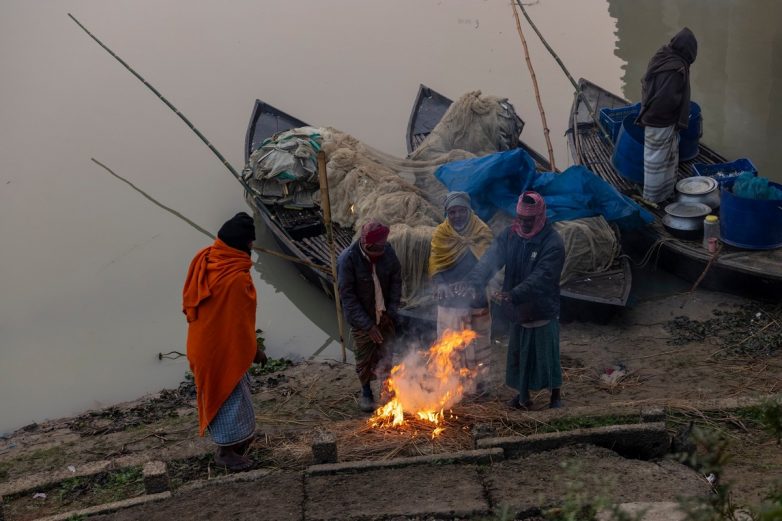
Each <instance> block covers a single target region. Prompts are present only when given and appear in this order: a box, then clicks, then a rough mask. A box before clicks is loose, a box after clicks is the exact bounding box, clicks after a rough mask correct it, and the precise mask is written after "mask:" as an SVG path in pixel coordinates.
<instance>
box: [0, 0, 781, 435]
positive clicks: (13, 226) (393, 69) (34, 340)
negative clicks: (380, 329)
mask: <svg viewBox="0 0 782 521" xmlns="http://www.w3.org/2000/svg"><path fill="white" fill-rule="evenodd" d="M531 4H532V5H530V6H529V12H530V14H531V16H533V17H534V19H535V21H536V23H537V24H538V26H539V27H540V29H541V30H542V31H543V33H544V34H545V35H546V37H547V38H548V40H549V42H550V43H551V45H552V46H553V47H554V48H555V49H556V50H557V52H558V53H559V55H560V57H561V58H562V60H563V61H564V62H565V63H566V64H567V65H568V67H569V68H570V70H571V72H572V74H573V75H574V76H575V77H579V76H583V77H587V78H589V79H591V80H593V81H595V82H597V83H599V84H601V85H603V86H605V87H606V88H608V89H610V90H612V91H614V92H621V93H624V95H625V96H626V97H628V98H630V99H637V98H638V95H639V80H640V76H641V74H642V73H643V70H644V68H645V65H646V63H647V61H648V59H649V57H650V56H651V54H652V53H653V52H654V50H655V49H656V48H657V47H658V46H659V45H661V44H662V43H664V42H666V41H667V40H668V39H669V38H670V36H671V35H672V34H673V33H675V32H676V31H677V30H678V29H679V28H680V27H682V26H683V25H688V26H690V27H691V28H692V29H693V30H694V31H695V33H696V35H697V36H698V39H699V41H700V53H699V56H698V61H697V62H696V64H695V65H694V67H693V99H695V100H696V101H698V102H700V103H701V105H702V107H703V114H704V140H705V141H707V142H708V143H710V144H712V145H713V146H715V147H716V148H718V149H719V150H722V151H723V152H724V154H725V155H727V156H729V157H739V156H749V157H751V158H752V160H753V161H754V162H755V163H756V165H757V166H758V167H759V169H760V170H761V173H762V174H765V175H768V176H770V177H772V178H776V179H777V180H780V179H782V174H780V173H779V170H778V169H777V168H776V165H779V164H780V161H782V147H779V146H778V143H780V138H782V135H781V134H782V124H780V121H781V120H782V118H780V115H782V114H780V112H781V111H782V108H780V107H782V104H780V103H779V99H780V98H782V81H781V80H782V29H780V28H779V25H778V23H777V22H778V20H780V19H782V3H780V2H776V1H775V0H753V1H747V0H743V1H742V0H735V1H730V0H721V1H719V2H715V1H713V0H540V1H539V2H531ZM67 12H71V13H73V14H74V15H75V16H76V17H77V18H79V19H80V20H81V21H82V23H84V24H85V25H86V26H87V27H88V28H90V29H91V30H92V31H93V32H94V33H95V34H96V35H97V36H98V37H99V38H102V39H103V40H104V42H105V43H106V44H107V45H109V46H110V47H111V48H112V49H114V51H115V52H117V53H118V54H119V55H120V56H122V57H123V58H124V59H125V60H126V61H127V62H128V63H130V64H131V65H132V66H133V67H134V68H135V69H136V70H137V71H138V72H139V73H140V74H142V75H143V76H144V77H145V78H146V79H147V80H149V81H150V82H151V83H152V84H153V85H155V86H156V87H157V88H158V89H159V90H160V91H161V92H162V93H163V94H164V95H165V96H167V97H168V98H169V99H170V100H171V101H172V102H173V103H174V104H175V105H176V106H177V107H178V108H179V109H180V110H182V111H183V112H184V113H185V114H187V115H188V116H189V118H190V119H191V120H192V121H193V122H194V123H195V125H196V126H197V127H198V128H199V129H200V130H202V131H203V132H204V133H205V134H206V135H207V136H208V137H209V139H210V140H211V141H212V142H213V143H214V145H215V146H216V147H217V148H218V149H219V150H221V151H222V152H223V153H224V154H225V155H226V157H227V158H228V159H229V160H230V161H231V162H232V163H233V164H234V165H235V166H236V167H237V168H241V166H242V160H243V156H242V146H243V143H244V135H245V129H246V125H247V121H248V118H249V116H250V110H251V108H252V106H253V102H254V101H255V99H256V98H261V99H263V100H264V101H267V102H269V103H271V104H273V105H275V106H277V107H279V108H282V109H283V110H285V111H287V112H289V113H291V114H294V115H296V116H297V117H299V118H301V119H304V120H306V121H309V122H311V123H312V124H314V125H331V126H334V127H337V128H339V129H342V130H345V131H348V132H351V133H353V134H354V135H356V136H357V137H359V138H360V139H362V140H364V141H366V142H367V143H369V144H370V145H373V146H375V147H377V148H379V149H381V150H384V151H386V152H389V153H392V154H397V155H400V156H401V155H403V154H404V141H403V137H404V133H405V127H406V123H407V118H408V114H409V110H410V107H411V104H412V101H413V97H414V95H415V93H416V90H417V88H418V85H419V83H425V84H427V85H429V86H431V87H433V88H435V89H436V90H438V91H440V92H442V93H444V94H446V95H448V96H450V97H452V98H456V97H458V96H459V95H460V94H462V93H464V92H466V91H469V90H473V89H481V90H483V91H484V92H486V93H492V94H498V95H503V96H507V97H509V98H510V99H511V101H512V102H513V103H514V104H515V106H516V108H517V110H518V112H519V113H520V114H522V115H523V117H524V119H525V120H526V121H527V126H526V128H525V130H524V139H525V140H526V141H527V142H528V143H529V144H531V145H532V146H533V147H535V148H537V149H539V150H541V151H543V150H545V148H544V142H543V137H542V133H541V131H540V129H541V125H540V120H539V118H538V111H537V108H536V105H535V101H534V97H533V95H532V87H531V84H530V80H529V75H528V72H527V69H526V67H525V64H524V60H523V55H522V52H521V45H520V43H519V40H518V36H517V33H516V29H515V24H514V21H513V17H512V13H511V10H510V5H509V3H508V1H507V0H482V1H479V0H447V1H446V0H397V1H394V2H381V1H366V0H351V1H347V0H339V1H338V0H335V1H330V2H322V1H315V0H302V1H299V2H271V1H266V2H257V1H252V0H243V1H239V0H236V1H232V2H216V1H212V2H199V3H193V2H187V1H185V0H154V1H153V0H115V1H112V2H105V1H102V0H67V1H62V0H57V1H55V0H36V1H34V2H32V1H29V0H4V1H3V2H2V3H0V70H2V79H0V85H1V86H2V90H0V152H1V153H0V237H1V238H2V245H3V247H2V254H0V432H3V431H10V430H12V429H15V428H17V427H20V426H22V425H24V424H25V423H29V422H31V421H39V420H42V419H44V418H54V417H59V416H64V415H70V414H74V413H78V412H80V411H83V410H85V409H87V408H90V407H94V406H99V405H107V404H110V403H115V402H118V401H123V400H128V399H132V398H135V397H138V396H140V395H142V394H144V393H149V392H154V391H157V390H159V389H160V388H163V387H167V386H169V387H170V386H174V385H176V384H177V383H178V382H179V381H180V379H181V378H182V375H183V373H184V371H185V370H186V368H187V362H186V361H185V359H178V360H164V361H162V362H161V361H159V360H158V359H157V354H158V353H160V352H167V351H171V350H178V351H184V342H185V334H186V324H185V321H184V317H183V315H182V313H181V311H180V300H181V287H182V281H183V277H184V274H185V271H186V269H187V265H188V263H189V261H190V259H191V257H192V255H193V254H194V253H195V252H196V251H197V250H198V249H199V248H201V247H203V246H204V245H206V244H207V243H208V240H207V239H206V238H205V237H204V236H202V235H201V234H200V233H199V232H198V231H196V230H195V229H193V228H192V227H190V226H188V225H187V224H185V223H183V222H182V221H180V220H178V219H176V218H174V217H172V216H171V215H170V214H168V213H166V212H164V211H163V210H161V209H159V208H157V207H156V206H154V205H152V204H151V203H149V201H147V200H146V199H144V198H142V197H141V196H140V195H139V194H137V193H136V192H133V191H132V190H131V189H129V188H128V187H127V186H126V185H124V184H122V183H121V182H119V181H118V180H116V179H114V178H112V177H110V176H109V175H108V174H106V173H105V171H103V170H102V169H101V168H99V167H98V166H97V165H95V164H94V163H92V162H91V161H90V158H91V157H94V158H96V159H98V160H99V161H101V162H103V163H105V164H107V165H108V166H109V167H111V168H112V169H114V170H115V171H116V172H117V173H118V174H120V175H122V176H124V177H126V178H128V179H129V180H131V181H132V182H134V183H135V184H137V185H138V186H139V187H140V188H141V189H143V190H145V191H146V192H147V193H149V194H150V195H152V196H153V197H155V198H157V199H158V200H160V201H161V202H163V203H164V204H167V205H169V206H171V207H174V208H176V209H177V210H178V211H179V212H181V213H182V214H184V215H186V216H187V217H189V218H190V219H192V220H193V221H195V222H197V223H198V224H200V225H201V226H203V227H205V228H207V229H209V230H211V231H213V232H214V231H216V230H217V228H218V227H219V226H220V224H221V223H222V222H224V221H225V220H226V219H227V218H228V217H230V216H231V215H233V214H234V213H235V212H237V211H240V210H247V207H246V205H245V203H244V200H243V198H242V193H241V189H240V187H239V185H238V184H237V183H236V182H235V181H234V180H233V179H232V178H231V177H230V175H229V174H228V172H227V171H226V170H225V169H224V168H223V166H222V165H221V164H220V163H219V162H218V161H217V160H216V159H215V157H214V156H213V155H212V154H211V152H210V151H209V150H208V149H207V148H206V147H205V146H204V145H203V144H201V142H200V141H199V140H198V139H197V138H196V137H195V135H194V134H193V133H192V132H191V131H190V130H188V129H187V128H186V127H185V126H184V125H183V124H182V123H181V121H180V120H179V119H178V118H177V117H176V116H175V115H174V114H173V113H172V112H171V111H169V110H168V109H167V108H166V107H165V106H164V105H163V104H161V103H160V101H158V100H157V99H156V98H155V97H154V96H153V95H152V94H151V93H150V92H149V91H148V90H147V89H146V88H145V87H144V86H142V85H141V84H140V83H139V82H138V81H137V80H136V79H134V78H133V77H132V76H131V75H130V74H129V73H128V72H127V71H125V70H124V69H123V68H122V67H121V66H120V65H119V64H118V63H116V62H115V61H114V60H113V59H112V58H111V57H110V56H109V55H108V54H106V53H105V51H103V50H102V49H100V48H99V47H98V46H97V45H96V44H95V43H94V42H93V41H91V40H90V39H89V38H88V37H87V36H86V35H85V34H84V33H82V32H81V30H79V29H78V27H77V26H76V25H75V24H74V23H73V22H72V21H71V20H70V19H69V18H68V17H67V16H66V13H67ZM525 28H526V33H527V34H526V36H527V40H528V42H529V44H530V49H531V53H532V59H533V63H534V65H535V67H536V73H537V77H538V80H539V83H540V87H541V90H542V98H543V103H544V105H545V109H546V115H547V116H548V121H549V126H550V128H551V130H552V136H553V139H554V148H555V153H556V157H557V161H558V163H559V165H560V166H564V165H567V164H569V155H568V152H567V149H566V145H565V140H564V138H563V137H562V136H563V133H564V131H565V129H566V122H567V114H568V110H569V107H570V103H571V101H572V93H573V89H572V88H571V86H570V85H569V83H568V82H567V80H566V79H565V77H564V76H563V75H562V73H561V72H560V71H559V69H558V68H557V66H556V64H555V63H554V62H553V60H552V59H551V58H550V57H549V56H548V54H546V52H545V50H544V49H543V47H542V46H541V45H540V44H539V42H538V40H537V39H536V37H535V35H534V34H533V33H532V31H531V30H530V29H529V28H528V27H527V26H526V24H525ZM260 243H261V245H263V246H266V247H273V241H272V240H271V238H270V237H269V236H268V235H266V234H263V235H262V237H261V238H260ZM256 267H257V270H256V272H255V281H256V285H257V288H258V294H259V304H260V305H259V309H258V321H257V322H258V326H259V327H260V328H262V329H264V330H265V331H266V340H267V345H268V351H269V353H270V354H271V355H272V356H288V357H309V356H311V355H312V354H313V353H316V352H319V355H318V356H320V357H325V358H338V357H339V347H338V345H337V343H336V342H334V341H333V338H334V336H335V333H336V326H335V320H334V311H333V308H332V307H331V305H330V303H329V301H328V300H327V299H326V298H325V297H323V296H322V295H321V293H320V292H319V291H318V290H317V289H316V288H314V287H312V286H310V285H309V284H307V283H306V282H304V281H303V280H302V279H301V278H300V277H299V276H298V275H297V272H296V271H295V269H293V268H292V267H291V266H290V265H288V264H286V263H285V262H284V261H280V260H278V259H274V258H268V257H262V258H260V259H259V260H258V263H257V265H256Z"/></svg>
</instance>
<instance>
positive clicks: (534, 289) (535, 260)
mask: <svg viewBox="0 0 782 521" xmlns="http://www.w3.org/2000/svg"><path fill="white" fill-rule="evenodd" d="M564 264H565V245H564V243H563V242H562V237H560V236H559V234H558V233H557V231H556V230H555V229H554V228H553V227H552V226H551V223H546V225H545V226H544V227H543V229H542V230H541V231H540V232H539V233H538V234H537V235H535V236H534V237H533V238H531V239H524V238H522V237H519V236H518V235H517V234H516V233H515V232H514V231H513V230H511V228H510V227H508V228H506V229H505V230H503V232H502V233H500V234H499V235H498V236H497V237H495V238H494V242H492V244H491V247H490V248H489V250H488V251H487V252H486V254H485V255H484V256H483V257H482V258H481V260H480V261H479V262H478V265H477V266H475V268H474V269H473V270H472V272H471V273H470V274H469V275H468V276H467V282H468V283H469V284H472V285H474V286H476V287H478V288H483V287H485V285H486V283H487V282H488V280H489V279H490V278H491V277H492V276H493V275H494V274H495V273H497V271H499V270H500V269H502V267H503V266H504V267H505V280H504V282H503V283H502V291H505V292H508V293H510V294H511V299H512V301H513V304H514V308H515V313H516V320H515V321H516V322H533V321H536V320H550V319H555V318H559V279H560V276H561V275H562V266H563V265H564Z"/></svg>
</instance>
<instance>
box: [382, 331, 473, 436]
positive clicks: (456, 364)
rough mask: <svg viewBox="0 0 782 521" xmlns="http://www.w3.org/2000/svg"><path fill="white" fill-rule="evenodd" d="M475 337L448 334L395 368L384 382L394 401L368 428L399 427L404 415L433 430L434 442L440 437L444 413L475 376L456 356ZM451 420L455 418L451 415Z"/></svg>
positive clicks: (462, 334) (462, 332)
mask: <svg viewBox="0 0 782 521" xmlns="http://www.w3.org/2000/svg"><path fill="white" fill-rule="evenodd" d="M476 337H477V334H476V333H475V331H472V330H470V329H465V330H462V331H451V330H447V331H445V332H444V333H443V336H442V337H441V338H439V339H438V340H437V341H436V342H435V343H434V344H432V346H431V347H430V348H429V350H428V351H426V352H415V353H411V354H410V355H408V356H407V357H405V360H404V361H403V362H402V363H400V364H399V365H396V366H394V368H393V369H391V374H390V376H389V377H388V379H387V380H386V381H385V387H386V389H387V390H388V392H389V393H390V394H391V395H392V396H393V397H392V398H391V400H390V401H389V402H388V403H386V404H385V405H383V406H382V407H380V408H378V409H377V410H376V411H375V413H374V415H373V416H372V418H370V419H369V425H370V426H371V427H374V428H384V427H402V426H404V425H405V412H406V411H407V413H408V414H409V415H410V416H413V417H417V418H418V419H420V420H423V421H426V422H429V423H431V424H433V425H434V426H435V428H434V430H433V431H432V438H433V439H434V438H436V437H437V436H439V435H440V434H441V433H442V432H443V431H444V430H445V427H444V426H443V425H442V423H443V422H444V420H445V414H444V411H445V410H446V409H448V408H449V407H451V406H452V405H453V404H455V403H457V402H459V401H460V400H461V399H462V396H463V394H464V387H465V384H466V383H468V382H469V380H470V379H471V378H472V377H473V376H474V373H473V371H471V370H470V369H468V368H466V367H462V365H461V363H460V357H459V356H458V354H459V352H460V351H462V350H464V349H465V348H466V347H467V346H468V345H469V344H470V342H472V341H473V340H474V339H475V338H476ZM449 413H450V411H449ZM450 417H452V418H453V417H454V416H453V414H452V413H450Z"/></svg>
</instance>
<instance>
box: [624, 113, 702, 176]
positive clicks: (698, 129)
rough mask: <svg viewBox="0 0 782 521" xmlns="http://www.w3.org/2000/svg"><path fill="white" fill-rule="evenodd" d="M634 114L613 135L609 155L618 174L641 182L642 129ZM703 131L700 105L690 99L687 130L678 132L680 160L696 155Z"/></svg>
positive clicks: (642, 167) (642, 157) (642, 159)
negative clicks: (615, 135) (613, 144)
mask: <svg viewBox="0 0 782 521" xmlns="http://www.w3.org/2000/svg"><path fill="white" fill-rule="evenodd" d="M636 117H637V116H635V115H631V116H627V117H626V118H625V119H624V120H623V121H622V128H621V129H620V130H619V136H618V137H617V138H616V145H615V147H614V154H613V155H612V156H611V162H612V163H613V165H614V167H615V168H616V170H617V171H618V172H619V175H621V176H622V177H624V178H625V179H628V180H630V181H633V182H634V183H638V184H643V182H644V129H643V127H639V126H638V125H636V124H635V119H636ZM702 134H703V118H702V116H701V107H700V105H698V104H697V103H695V102H694V101H691V102H690V121H689V125H688V127H687V129H686V130H682V131H681V132H679V161H687V160H690V159H693V158H695V157H696V156H697V155H698V143H699V142H700V138H701V135H702Z"/></svg>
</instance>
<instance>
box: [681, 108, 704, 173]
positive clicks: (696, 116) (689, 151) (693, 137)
mask: <svg viewBox="0 0 782 521" xmlns="http://www.w3.org/2000/svg"><path fill="white" fill-rule="evenodd" d="M702 135H703V117H702V116H701V106H700V105H698V104H697V103H695V102H694V101H691V102H690V120H689V122H688V124H687V128H686V129H684V130H682V131H681V132H679V161H688V160H690V159H694V158H695V157H696V156H697V155H698V143H699V142H700V140H701V136H702Z"/></svg>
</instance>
